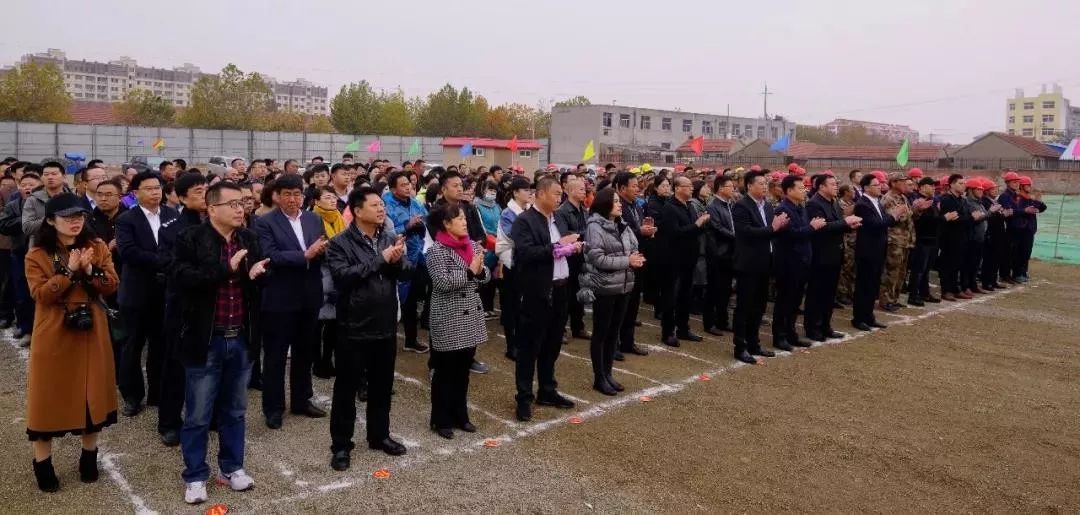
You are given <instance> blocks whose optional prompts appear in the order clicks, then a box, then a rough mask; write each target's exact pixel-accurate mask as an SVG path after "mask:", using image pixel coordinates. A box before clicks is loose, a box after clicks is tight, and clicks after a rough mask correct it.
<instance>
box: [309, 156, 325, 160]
mask: <svg viewBox="0 0 1080 515" xmlns="http://www.w3.org/2000/svg"><path fill="white" fill-rule="evenodd" d="M316 159H318V160H319V161H326V159H323V156H315V157H313V158H311V160H312V161H314V160H316Z"/></svg>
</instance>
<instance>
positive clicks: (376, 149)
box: [367, 140, 382, 154]
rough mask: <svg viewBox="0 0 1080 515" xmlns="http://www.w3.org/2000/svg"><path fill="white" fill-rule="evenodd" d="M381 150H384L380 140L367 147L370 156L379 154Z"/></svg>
mask: <svg viewBox="0 0 1080 515" xmlns="http://www.w3.org/2000/svg"><path fill="white" fill-rule="evenodd" d="M380 150H382V141H380V140H375V141H372V142H371V144H370V145H368V147H367V151H368V153H370V154H378V153H379V151H380Z"/></svg>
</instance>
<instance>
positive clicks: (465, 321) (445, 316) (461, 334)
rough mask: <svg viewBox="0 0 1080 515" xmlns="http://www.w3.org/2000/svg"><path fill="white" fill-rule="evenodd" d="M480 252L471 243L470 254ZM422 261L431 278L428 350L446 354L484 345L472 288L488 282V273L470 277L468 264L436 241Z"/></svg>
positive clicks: (484, 326)
mask: <svg viewBox="0 0 1080 515" xmlns="http://www.w3.org/2000/svg"><path fill="white" fill-rule="evenodd" d="M483 251H484V249H483V247H481V246H480V245H479V244H478V243H476V242H473V253H474V254H476V253H481V252H483ZM425 258H426V259H427V270H428V274H429V275H430V276H431V319H430V320H431V321H430V326H431V332H430V340H431V348H432V349H434V350H435V351H438V352H447V351H455V350H461V349H467V348H469V347H476V346H477V345H480V344H481V343H484V342H486V341H487V339H488V334H487V324H485V323H484V304H483V303H482V302H481V301H480V294H479V293H478V292H477V291H476V288H477V286H479V285H481V284H484V283H486V282H488V281H489V280H490V278H491V273H490V272H489V271H488V270H487V268H486V267H485V268H483V269H482V270H481V272H480V275H478V276H474V275H472V273H471V272H470V271H469V263H465V262H464V261H462V259H461V257H460V256H458V255H457V253H456V252H454V251H453V250H452V249H450V248H449V247H447V246H445V245H443V244H442V243H439V242H437V241H436V242H435V243H434V244H433V245H432V246H431V249H430V250H428V251H427V254H426V255H425Z"/></svg>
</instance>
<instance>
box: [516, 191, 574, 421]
mask: <svg viewBox="0 0 1080 515" xmlns="http://www.w3.org/2000/svg"><path fill="white" fill-rule="evenodd" d="M561 198H562V187H560V186H559V183H558V181H557V180H556V179H555V178H552V177H543V178H541V179H540V180H538V181H537V183H536V199H535V202H534V203H533V206H532V207H531V208H529V209H528V210H526V211H524V212H522V213H521V214H520V215H518V217H517V218H516V219H515V220H514V225H513V226H512V227H511V229H510V239H512V240H513V241H514V251H513V252H514V267H515V269H520V270H528V271H529V273H527V274H515V275H514V278H515V280H516V281H517V287H518V291H520V292H521V294H522V299H521V309H520V318H521V320H520V324H521V326H520V327H521V338H520V341H519V345H520V347H519V348H518V356H517V361H516V363H515V371H514V378H515V382H516V383H517V396H516V400H517V411H516V414H517V418H518V420H520V421H522V422H528V421H529V420H532V406H531V404H532V402H533V400H534V399H535V400H536V403H537V404H540V405H542V406H555V407H557V408H563V409H570V408H573V407H574V403H573V402H570V400H569V399H567V398H565V397H563V396H562V395H560V394H559V392H558V391H557V390H556V387H557V386H558V383H557V382H556V381H555V361H556V360H557V359H558V358H559V350H560V348H561V346H562V333H563V327H565V326H566V318H567V302H568V299H567V296H568V295H571V294H572V293H571V292H570V289H569V287H568V281H567V278H568V277H569V276H570V265H569V264H568V263H567V262H566V258H567V256H570V255H572V254H574V253H580V252H581V247H582V244H581V243H580V242H578V239H579V237H580V235H577V234H571V235H567V236H562V237H560V236H559V229H558V228H557V227H556V226H555V217H554V213H555V207H556V206H558V205H559V201H560V199H561ZM534 375H537V376H538V378H537V379H538V383H539V392H538V393H537V394H536V395H533V389H532V388H533V376H534Z"/></svg>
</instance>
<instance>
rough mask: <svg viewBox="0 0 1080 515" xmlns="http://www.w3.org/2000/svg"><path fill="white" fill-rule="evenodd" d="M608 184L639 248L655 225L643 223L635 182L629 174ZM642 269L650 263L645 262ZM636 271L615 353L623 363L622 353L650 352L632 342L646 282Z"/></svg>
mask: <svg viewBox="0 0 1080 515" xmlns="http://www.w3.org/2000/svg"><path fill="white" fill-rule="evenodd" d="M611 184H612V186H613V187H614V188H615V192H616V193H618V194H619V200H620V201H621V202H622V208H623V215H622V219H623V222H626V225H627V227H629V228H630V230H631V231H634V236H636V237H637V240H638V246H639V247H640V246H641V245H642V243H641V242H643V241H645V240H646V239H651V238H652V237H653V236H654V235H656V226H655V225H650V224H646V223H645V211H644V210H643V209H642V208H641V206H640V205H638V203H637V199H638V191H639V189H638V179H637V177H635V176H634V174H632V173H630V172H619V173H618V174H615V178H614V179H613V180H612V182H611ZM645 266H649V264H648V263H646V264H645ZM638 270H639V271H642V273H641V274H640V275H637V276H636V277H637V278H638V279H640V280H635V281H634V291H632V292H630V300H629V301H628V302H627V304H626V315H625V316H624V317H623V322H622V327H621V328H620V330H619V348H618V349H617V350H616V351H615V360H616V361H622V360H623V359H624V354H636V355H638V356H648V355H649V351H647V350H645V349H644V348H642V347H641V346H639V345H638V344H636V343H634V330H635V328H636V327H637V317H638V308H639V307H640V306H641V292H642V289H643V288H644V286H645V281H644V280H643V279H641V278H643V277H644V273H643V269H638Z"/></svg>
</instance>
